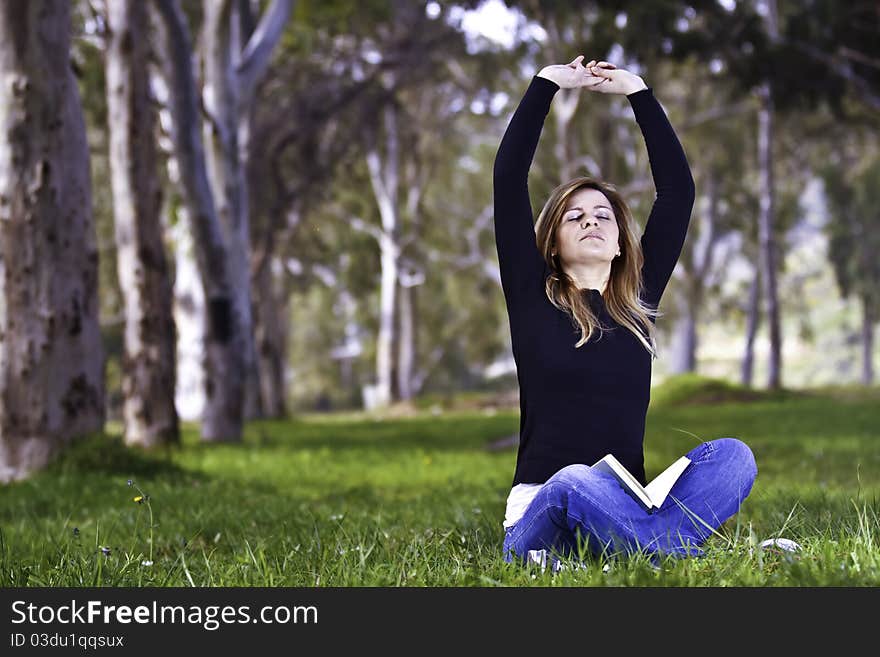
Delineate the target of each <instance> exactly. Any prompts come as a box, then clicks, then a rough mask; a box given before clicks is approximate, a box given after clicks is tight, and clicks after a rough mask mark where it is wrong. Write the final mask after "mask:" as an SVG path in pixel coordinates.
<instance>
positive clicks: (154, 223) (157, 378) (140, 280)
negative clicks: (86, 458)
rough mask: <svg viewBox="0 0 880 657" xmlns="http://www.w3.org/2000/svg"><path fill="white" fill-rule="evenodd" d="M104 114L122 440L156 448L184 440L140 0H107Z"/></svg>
mask: <svg viewBox="0 0 880 657" xmlns="http://www.w3.org/2000/svg"><path fill="white" fill-rule="evenodd" d="M107 19H108V26H109V38H108V43H107V53H106V62H107V63H106V78H107V116H108V127H109V135H110V137H109V140H110V173H111V186H112V190H113V214H114V227H115V233H116V249H117V271H118V275H119V284H120V288H121V289H122V292H123V295H122V299H123V312H124V315H125V340H124V355H123V361H122V391H123V417H124V421H125V442H126V443H127V444H129V445H141V446H144V447H153V446H155V445H159V444H168V443H176V442H179V440H180V433H179V427H178V418H177V411H176V409H175V406H174V389H175V353H174V350H175V329H174V319H173V317H172V312H171V284H170V281H169V277H168V265H167V261H166V258H165V249H164V245H163V242H162V231H161V223H160V212H161V187H160V185H159V180H158V176H157V172H156V166H157V158H156V141H155V134H154V126H155V116H154V110H153V109H152V103H151V99H150V93H149V73H148V71H147V61H148V56H149V46H148V41H147V34H146V32H145V30H146V29H147V26H148V23H147V19H148V14H147V7H146V5H145V4H144V3H143V2H141V1H140V0H118V1H114V2H110V3H108V5H107Z"/></svg>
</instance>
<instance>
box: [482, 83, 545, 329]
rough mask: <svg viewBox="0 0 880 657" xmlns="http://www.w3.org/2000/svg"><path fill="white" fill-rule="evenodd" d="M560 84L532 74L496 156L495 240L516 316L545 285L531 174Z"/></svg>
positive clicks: (510, 309) (506, 291) (506, 292)
mask: <svg viewBox="0 0 880 657" xmlns="http://www.w3.org/2000/svg"><path fill="white" fill-rule="evenodd" d="M558 90H559V85H557V84H556V83H555V82H552V81H550V80H548V79H546V78H542V77H539V76H537V75H536V76H534V77H533V78H532V81H531V83H530V84H529V87H528V89H527V90H526V93H525V95H524V96H523V98H522V100H521V101H520V103H519V106H518V107H517V109H516V111H515V112H514V113H513V117H512V118H511V120H510V124H509V125H508V126H507V130H506V131H505V133H504V137H503V138H502V140H501V144H500V145H499V147H498V152H497V154H496V156H495V167H494V172H493V189H494V207H495V245H496V248H497V249H498V262H499V266H500V268H501V284H502V287H503V289H504V296H505V298H506V300H507V308H508V312H509V313H510V314H511V319H513V315H514V314H518V312H519V308H521V307H523V305H524V304H523V303H522V302H523V301H524V299H525V298H526V297H527V296H528V295H529V291H530V290H536V289H539V288H540V289H543V280H542V274H543V272H544V268H545V266H546V265H545V263H544V259H543V257H542V256H541V254H540V253H539V252H538V248H537V245H536V243H535V228H534V216H533V214H532V206H531V201H530V200H529V190H528V174H529V168H530V167H531V164H532V159H533V158H534V156H535V150H536V148H537V146H538V140H539V138H540V136H541V130H542V129H543V126H544V119H545V117H546V116H547V112H549V110H550V103H551V101H552V100H553V96H554V95H555V94H556V92H557V91H558Z"/></svg>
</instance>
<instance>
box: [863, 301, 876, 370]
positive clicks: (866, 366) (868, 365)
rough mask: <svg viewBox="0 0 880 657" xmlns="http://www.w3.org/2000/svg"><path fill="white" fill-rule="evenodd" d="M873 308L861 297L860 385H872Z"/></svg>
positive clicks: (869, 302)
mask: <svg viewBox="0 0 880 657" xmlns="http://www.w3.org/2000/svg"><path fill="white" fill-rule="evenodd" d="M874 321H875V318H874V306H873V304H872V303H871V297H870V296H869V295H868V294H863V295H862V384H864V385H866V386H870V385H874Z"/></svg>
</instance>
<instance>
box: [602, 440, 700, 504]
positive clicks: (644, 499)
mask: <svg viewBox="0 0 880 657" xmlns="http://www.w3.org/2000/svg"><path fill="white" fill-rule="evenodd" d="M690 462H691V460H690V459H689V458H688V457H687V456H682V457H681V458H680V459H678V460H677V461H675V462H674V463H673V464H672V465H670V466H669V467H668V468H666V469H665V470H664V471H663V472H661V473H660V474H658V475H657V476H656V477H654V479H653V480H652V481H651V483H649V484H648V485H647V486H642V485H641V484H640V483H639V480H638V479H636V478H635V477H634V476H633V475H632V474H631V473H630V472H629V470H627V469H626V468H625V467H623V464H622V463H621V462H620V461H618V460H617V459H616V458H614V457H613V456H612V455H611V454H608V455H607V456H604V457H603V458H601V459H600V460H599V461H597V462H596V463H595V464H593V467H594V468H596V469H598V470H600V471H602V472H607V473H609V474H612V475H614V476H615V477H617V480H618V481H619V482H620V485H621V486H623V489H624V490H625V491H626V492H627V493H629V494H630V495H632V496H633V499H635V500H636V502H639V503H640V504H641V505H642V506H643V507H645V510H646V511H647V512H648V513H654V511H656V510H657V509H659V508H660V505H662V504H663V502H664V500H666V496H667V495H669V491H670V490H672V486H673V484H675V482H676V481H678V478H679V477H680V476H681V473H682V472H684V469H685V468H686V467H688V465H689V464H690Z"/></svg>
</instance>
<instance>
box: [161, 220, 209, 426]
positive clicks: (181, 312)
mask: <svg viewBox="0 0 880 657" xmlns="http://www.w3.org/2000/svg"><path fill="white" fill-rule="evenodd" d="M169 205H170V204H169ZM175 209H176V212H177V215H178V216H177V220H176V221H175V222H173V223H172V228H171V241H172V243H173V244H174V324H175V326H176V328H177V385H176V387H175V392H174V403H175V406H176V407H177V413H178V415H179V416H180V417H181V418H182V419H184V420H188V421H191V422H193V421H198V420H201V418H202V414H203V413H204V411H205V366H204V358H205V349H204V342H205V328H206V327H205V316H206V314H207V311H206V310H205V291H204V288H203V287H202V280H201V276H200V275H199V270H198V267H197V264H196V263H197V258H196V255H195V253H196V247H195V244H193V236H192V220H191V219H190V218H189V213H188V212H187V210H186V208H185V207H183V206H178V207H176V208H175ZM168 211H169V212H170V211H173V210H172V209H171V207H169V208H168ZM169 223H171V222H169Z"/></svg>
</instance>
